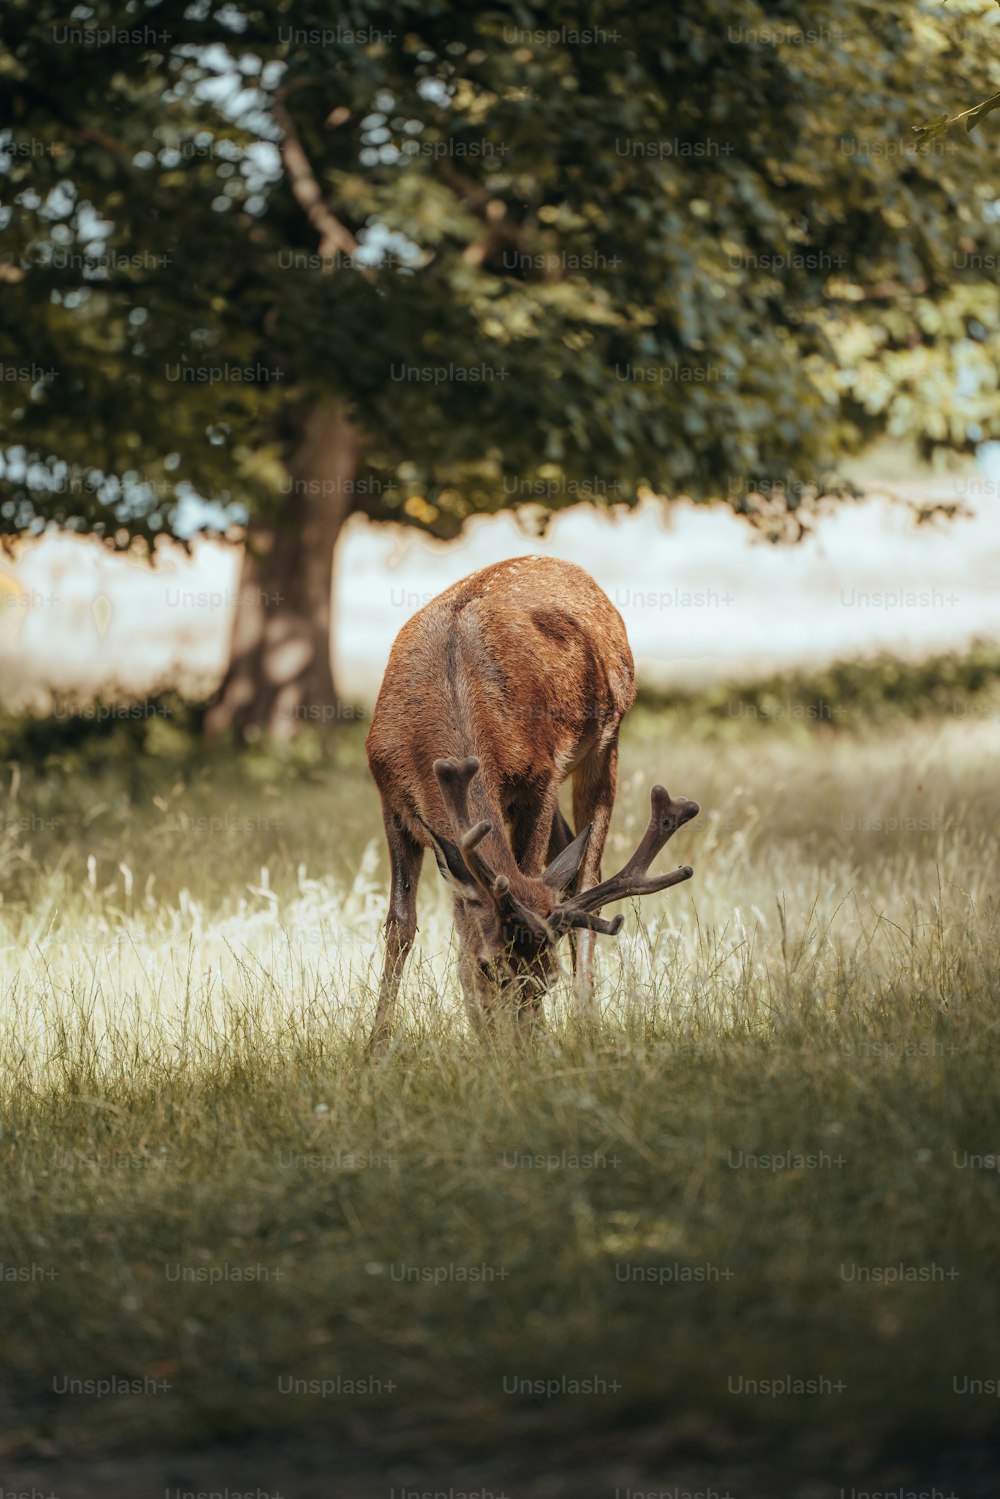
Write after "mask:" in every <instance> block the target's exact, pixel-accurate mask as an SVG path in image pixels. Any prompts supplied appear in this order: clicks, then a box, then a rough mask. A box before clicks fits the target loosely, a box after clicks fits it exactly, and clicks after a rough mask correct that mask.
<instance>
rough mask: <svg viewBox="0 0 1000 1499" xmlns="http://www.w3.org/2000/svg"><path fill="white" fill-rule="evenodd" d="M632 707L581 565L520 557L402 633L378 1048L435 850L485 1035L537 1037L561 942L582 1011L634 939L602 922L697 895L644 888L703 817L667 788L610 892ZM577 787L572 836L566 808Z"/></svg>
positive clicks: (385, 705)
mask: <svg viewBox="0 0 1000 1499" xmlns="http://www.w3.org/2000/svg"><path fill="white" fill-rule="evenodd" d="M634 700H635V671H634V667H633V663H632V652H631V651H630V650H629V644H628V639H627V637H626V634H625V625H624V623H623V621H622V618H621V615H620V614H619V613H618V611H617V609H615V608H614V607H613V605H612V603H611V601H610V599H608V597H607V596H606V594H604V593H602V591H601V590H600V588H598V586H597V584H596V583H595V582H594V580H593V578H591V577H590V576H589V575H588V574H587V573H585V572H584V571H583V570H582V568H579V567H575V566H574V565H573V564H572V563H569V562H560V561H558V560H557V559H555V558H549V557H518V558H515V559H513V560H511V561H508V562H499V563H497V564H496V565H495V566H493V567H486V568H483V570H482V571H481V572H477V573H472V574H471V576H470V577H468V578H464V579H463V580H462V581H461V582H460V583H456V584H455V585H454V586H453V587H451V588H448V589H446V590H445V592H444V593H442V594H440V595H439V596H438V597H437V598H436V599H433V600H432V601H431V603H429V604H427V605H426V607H425V608H423V609H421V610H420V611H419V613H417V614H415V615H414V616H413V618H412V619H411V620H409V621H408V623H407V624H405V625H404V626H403V628H402V630H400V632H399V635H398V637H397V639H396V642H395V644H394V645H393V648H392V653H391V655H390V657H389V664H388V666H387V667H386V672H385V678H384V680H383V682H382V689H381V691H380V693H379V696H378V701H377V703H376V705H375V712H374V715H373V717H372V725H371V731H370V733H369V735H368V740H367V745H366V748H367V752H368V763H369V766H370V767H371V773H372V776H373V777H374V779H375V784H376V785H377V787H378V790H379V795H380V796H381V799H382V816H383V820H384V823H385V835H386V840H387V842H388V845H389V862H390V868H391V889H390V894H389V916H388V920H387V922H386V953H385V967H384V970H383V976H382V985H381V990H380V994H379V1001H378V1010H377V1014H376V1018H375V1028H374V1031H373V1032H372V1037H371V1043H370V1044H371V1046H372V1047H374V1048H376V1049H378V1048H380V1047H382V1046H384V1045H385V1043H386V1042H387V1040H388V1038H389V1036H390V1035H391V1031H392V1014H393V1009H394V1005H395V999H396V994H397V991H398V988H399V982H400V977H401V973H402V968H403V964H404V962H405V961H406V956H407V954H408V952H409V951H410V948H411V947H412V945H413V938H414V934H415V932H416V925H417V919H416V911H417V881H418V879H419V877H420V866H421V863H422V861H423V854H424V849H425V848H430V849H431V850H432V852H433V854H434V857H435V859H436V860H437V865H438V868H439V869H440V871H441V874H442V875H443V876H444V878H445V879H446V880H447V881H448V883H449V885H450V886H451V890H452V894H453V897H454V906H455V922H456V926H457V929H458V933H459V939H460V955H459V974H460V979H461V983H462V990H463V993H464V996H465V1003H466V1009H467V1010H468V1012H469V1015H470V1018H471V1019H472V1021H473V1023H474V1024H476V1025H477V1026H483V1025H485V1026H486V1028H487V1029H488V1030H490V1031H493V1030H494V1028H495V1023H496V1020H497V1018H498V1017H499V1015H500V1014H501V1013H505V1014H507V1015H514V1016H516V1019H517V1023H518V1026H519V1027H526V1026H529V1025H530V1024H531V1023H532V1022H534V1021H536V1020H538V1019H539V1016H540V1010H541V999H542V995H543V994H544V992H545V990H546V989H547V988H548V987H549V985H550V984H551V983H552V981H553V979H554V977H555V975H556V974H557V973H558V964H557V962H556V959H555V947H556V944H557V942H558V941H559V939H560V937H562V936H563V935H564V934H565V933H566V932H574V933H576V934H577V936H576V985H577V993H578V995H580V996H581V998H582V999H583V1000H584V1001H585V1002H588V1003H589V1001H590V994H591V960H592V955H593V943H594V933H596V932H604V933H607V934H608V935H610V936H613V935H614V934H615V933H616V932H617V931H618V930H619V928H620V927H621V924H622V921H623V918H622V917H621V916H620V915H619V916H616V917H615V918H614V919H613V920H611V921H606V920H603V919H602V918H601V916H600V914H599V912H600V910H601V907H602V906H604V905H608V904H610V903H611V902H612V901H617V900H623V899H625V898H626V897H627V896H630V895H652V894H653V893H654V892H655V891H658V890H666V889H667V887H668V886H670V885H677V884H679V883H680V882H681V881H682V880H687V879H690V878H691V875H692V873H693V871H692V870H691V869H690V868H689V867H688V866H686V865H682V866H681V867H680V868H679V869H675V870H672V871H671V872H670V873H669V874H665V875H656V876H654V877H652V878H649V877H647V871H648V869H649V865H650V863H651V862H652V860H653V858H654V857H655V855H656V854H657V853H658V852H659V850H660V849H661V848H662V847H663V845H664V844H665V843H666V842H667V839H668V838H669V837H670V836H671V834H672V833H674V832H675V831H676V830H677V828H679V827H681V826H682V825H683V824H684V823H686V822H688V821H689V820H690V819H691V818H692V817H694V816H696V814H697V812H698V810H699V808H698V803H697V802H692V801H687V800H685V799H683V798H681V799H679V800H675V799H673V798H671V797H670V796H668V795H667V793H666V791H665V790H664V789H663V787H662V786H654V787H653V790H652V816H651V817H650V820H649V826H648V827H647V829H646V832H645V834H644V835H643V837H642V840H641V842H640V843H639V846H638V848H637V849H636V851H635V853H634V854H633V855H632V857H631V859H630V860H629V861H628V863H627V864H626V865H625V866H624V868H623V869H621V870H620V872H619V873H618V874H616V875H614V876H613V877H612V878H611V879H609V880H605V881H604V882H603V883H601V882H600V879H601V855H602V853H603V851H604V842H605V839H606V838H607V833H608V824H609V823H610V820H611V809H612V807H613V805H614V800H615V788H616V783H617V771H618V730H619V728H620V727H621V721H622V719H623V717H624V716H625V714H626V712H627V711H628V709H629V708H630V707H631V706H632V703H633V702H634ZM567 776H571V777H572V791H573V823H574V826H575V828H576V835H575V836H574V833H573V831H572V830H571V829H570V827H569V826H568V824H567V822H566V819H565V818H564V817H563V815H562V813H561V812H560V810H559V803H558V795H559V787H560V784H561V782H562V781H564V780H565V779H566V777H567ZM505 830H506V833H507V836H505ZM508 836H509V841H508Z"/></svg>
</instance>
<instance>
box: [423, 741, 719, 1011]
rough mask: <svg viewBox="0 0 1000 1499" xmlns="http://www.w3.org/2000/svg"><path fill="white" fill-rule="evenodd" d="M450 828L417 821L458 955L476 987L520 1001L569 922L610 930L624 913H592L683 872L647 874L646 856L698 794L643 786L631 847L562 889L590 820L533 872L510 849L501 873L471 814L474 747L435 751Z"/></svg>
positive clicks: (690, 813) (662, 886) (547, 974)
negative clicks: (592, 879)
mask: <svg viewBox="0 0 1000 1499" xmlns="http://www.w3.org/2000/svg"><path fill="white" fill-rule="evenodd" d="M433 768H434V775H435V778H436V780H437V783H438V787H439V788H440V791H441V799H442V801H443V802H444V806H445V810H446V813H447V816H448V821H449V823H450V824H451V834H452V836H451V837H450V838H449V837H447V836H446V835H445V834H444V833H443V832H442V831H441V830H440V829H437V828H431V827H429V826H428V825H427V824H426V823H425V824H424V826H425V828H426V829H427V832H428V834H429V835H430V837H431V840H432V842H433V845H434V851H435V856H436V858H437V862H438V867H439V869H440V870H441V873H442V874H443V875H444V877H445V878H446V879H447V880H448V882H449V884H450V885H451V887H452V890H453V893H454V895H455V897H456V899H455V910H456V923H457V925H458V928H459V936H460V939H461V945H462V961H463V962H464V963H465V964H466V965H467V967H468V972H469V977H470V978H471V979H472V981H473V984H474V987H475V988H476V989H477V990H478V992H479V993H480V995H481V996H482V997H483V998H484V999H486V997H487V995H488V994H489V993H491V992H495V990H496V989H497V988H499V989H501V990H512V991H513V992H514V996H515V999H516V1000H517V1001H518V1002H519V1003H522V1004H526V1003H531V1002H533V1001H536V1000H537V999H538V998H539V997H540V995H541V994H542V993H543V992H544V990H545V989H547V988H548V987H549V985H550V984H551V983H552V981H553V979H554V978H555V976H556V974H557V972H558V963H557V960H556V956H555V949H556V947H557V945H558V943H559V940H560V938H561V937H563V936H565V935H566V933H567V932H569V931H572V930H574V929H577V930H580V929H586V930H589V931H593V932H602V933H604V934H605V935H607V936H610V937H613V936H615V935H616V934H617V933H618V932H619V931H620V930H621V927H622V923H623V921H624V917H623V916H621V915H618V916H615V917H613V918H612V919H611V920H610V921H608V920H605V919H604V918H603V917H601V916H598V915H597V914H596V913H597V912H598V911H599V910H600V909H601V907H602V906H606V905H610V904H611V903H612V902H613V901H619V900H625V899H626V898H627V897H628V896H632V895H653V894H655V893H656V892H657V891H660V890H667V889H669V888H670V886H671V885H679V884H681V883H682V881H684V880H689V879H690V878H691V876H692V874H693V873H694V871H693V869H691V867H690V866H689V865H687V864H682V865H681V866H680V867H679V868H677V869H673V870H671V871H670V873H669V874H664V875H655V876H653V877H649V875H648V870H649V866H650V864H651V863H652V861H653V859H654V858H655V857H656V855H657V854H658V853H659V851H660V849H661V848H662V847H663V846H664V844H665V843H666V842H667V841H668V839H669V838H671V837H672V835H673V834H674V833H675V832H676V831H677V829H678V828H679V827H683V825H684V824H685V823H686V822H690V821H691V819H692V817H696V816H697V814H698V812H699V810H700V809H699V806H698V803H697V802H693V801H688V800H687V799H685V798H683V797H681V798H674V797H671V796H670V795H669V794H668V793H667V791H666V790H665V789H664V788H663V787H662V786H654V787H653V789H652V792H651V793H650V801H651V804H652V809H651V815H650V819H649V824H648V826H647V828H646V831H645V833H644V834H643V836H642V839H641V840H640V842H639V846H638V847H637V849H636V851H635V853H634V854H633V855H632V857H631V858H630V859H629V860H628V862H627V863H626V864H625V865H623V867H622V868H621V869H620V870H619V871H618V873H617V874H616V875H613V876H612V877H611V879H608V880H603V881H602V882H601V883H600V884H599V885H596V886H595V887H594V888H593V889H591V890H583V891H580V892H578V893H577V894H573V895H569V896H566V894H565V892H566V890H567V889H568V888H569V886H570V885H571V884H572V882H573V880H574V878H575V877H576V874H577V872H578V870H579V868H580V864H581V862H582V860H583V856H584V852H585V850H586V847H587V841H588V839H589V837H590V828H589V826H588V827H586V828H584V829H583V830H582V831H581V832H580V833H579V834H578V835H577V836H576V838H574V839H573V841H572V842H571V843H569V844H568V845H567V847H566V848H564V849H563V850H562V852H561V853H560V854H558V855H557V856H556V858H554V859H553V860H552V862H551V863H550V864H549V865H548V867H547V868H546V869H545V870H544V871H543V872H542V874H541V875H539V876H537V877H532V876H528V875H525V874H523V873H521V871H520V870H518V868H517V866H516V864H514V861H513V858H511V860H510V865H509V872H498V871H497V870H495V869H494V868H493V867H492V865H491V864H490V863H489V862H488V861H487V859H486V858H485V857H484V855H483V852H482V850H481V844H482V842H483V840H484V839H485V838H486V837H487V836H488V834H490V833H491V832H492V831H493V824H492V823H491V822H489V821H488V820H481V821H479V822H473V821H472V818H471V815H470V812H469V789H470V787H471V785H472V782H473V780H474V778H475V777H476V775H477V774H478V773H479V768H480V762H479V760H478V759H476V757H475V756H474V755H470V756H469V757H468V758H466V759H464V760H455V759H447V760H435V762H434V767H433Z"/></svg>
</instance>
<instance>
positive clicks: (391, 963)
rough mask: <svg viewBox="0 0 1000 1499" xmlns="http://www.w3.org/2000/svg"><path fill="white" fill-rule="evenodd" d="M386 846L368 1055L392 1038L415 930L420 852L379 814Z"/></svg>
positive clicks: (393, 820)
mask: <svg viewBox="0 0 1000 1499" xmlns="http://www.w3.org/2000/svg"><path fill="white" fill-rule="evenodd" d="M383 817H384V822H385V838H386V842H387V843H388V845H389V867H390V885H389V915H388V917H387V919H386V923H385V962H384V964H383V968H382V982H381V984H380V986H379V995H378V1006H377V1008H376V1010H375V1024H374V1026H373V1027H372V1033H371V1036H370V1037H369V1040H368V1049H369V1051H371V1052H382V1051H384V1050H385V1049H386V1047H387V1046H388V1044H389V1041H390V1039H391V1037H392V1029H393V1018H394V1014H395V1009H396V997H397V995H398V993H399V984H400V980H401V979H402V976H403V965H404V964H405V962H406V958H407V955H408V953H409V951H410V948H411V947H412V946H413V939H414V936H415V935H416V931H417V882H418V881H419V879H420V865H421V862H422V860H423V856H424V851H423V849H422V848H421V846H420V844H419V843H417V842H415V841H414V839H413V838H411V837H410V835H409V833H408V832H407V831H406V829H405V828H404V827H403V825H402V823H401V822H400V821H399V820H398V818H397V817H396V816H395V814H394V813H392V812H388V811H387V812H385V813H384V814H383Z"/></svg>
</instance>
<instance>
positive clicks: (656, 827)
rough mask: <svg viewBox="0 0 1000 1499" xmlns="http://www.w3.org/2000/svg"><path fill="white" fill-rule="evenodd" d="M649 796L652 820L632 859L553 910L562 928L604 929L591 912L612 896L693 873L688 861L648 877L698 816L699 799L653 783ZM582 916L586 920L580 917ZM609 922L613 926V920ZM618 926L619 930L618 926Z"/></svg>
mask: <svg viewBox="0 0 1000 1499" xmlns="http://www.w3.org/2000/svg"><path fill="white" fill-rule="evenodd" d="M649 799H650V804H651V806H652V812H651V814H650V818H649V824H648V826H647V828H646V831H645V833H643V835H642V838H641V840H640V842H639V846H638V848H637V849H636V851H635V853H634V854H633V855H632V857H631V859H629V861H628V863H627V864H625V865H623V867H622V868H621V869H620V870H619V871H618V873H617V874H615V875H612V876H611V878H610V879H609V880H603V881H602V882H601V884H600V885H595V886H594V887H593V889H592V890H581V891H580V893H579V894H578V895H572V896H570V898H569V900H567V901H564V902H563V904H562V905H561V906H559V907H558V908H557V910H556V911H555V912H554V913H553V917H554V921H555V922H556V923H557V924H558V925H559V926H560V927H561V928H564V929H565V928H566V927H570V926H583V925H587V926H591V927H592V930H594V931H598V932H599V931H604V930H605V927H604V926H594V925H592V924H593V923H594V922H595V921H596V920H598V919H599V918H595V917H594V916H593V915H591V914H590V913H592V912H593V911H597V910H599V909H600V907H601V906H605V905H608V904H609V902H611V901H613V900H624V899H625V898H626V896H629V895H655V894H656V892H657V891H658V890H668V889H669V888H670V886H671V885H679V884H681V883H682V881H684V880H689V879H690V878H691V876H692V875H693V874H694V870H693V869H692V868H691V866H690V865H689V864H682V865H681V866H680V867H679V868H678V869H672V870H671V871H670V873H669V874H663V875H654V877H653V878H652V879H647V878H646V875H647V871H648V869H649V866H650V864H651V863H652V862H653V860H654V859H655V857H656V855H657V854H658V853H659V851H660V849H661V848H662V847H663V845H664V844H665V843H666V842H667V841H668V840H669V839H670V838H672V837H673V835H674V833H676V831H677V829H678V828H681V827H683V826H684V824H685V823H686V822H690V821H691V819H692V817H697V815H698V813H699V812H700V811H701V808H700V807H699V806H698V803H697V802H692V801H688V799H687V798H686V797H677V798H675V797H672V796H670V794H669V793H668V792H667V791H666V790H665V788H664V787H663V786H654V787H653V789H652V791H651V792H650V797H649ZM581 916H584V917H586V918H587V920H586V921H585V922H584V921H580V920H578V918H579V917H581ZM615 920H616V921H617V922H618V925H619V926H620V925H621V922H620V918H618V917H616V918H615ZM606 925H607V926H611V925H613V923H607V924H606ZM615 930H616V931H617V927H615Z"/></svg>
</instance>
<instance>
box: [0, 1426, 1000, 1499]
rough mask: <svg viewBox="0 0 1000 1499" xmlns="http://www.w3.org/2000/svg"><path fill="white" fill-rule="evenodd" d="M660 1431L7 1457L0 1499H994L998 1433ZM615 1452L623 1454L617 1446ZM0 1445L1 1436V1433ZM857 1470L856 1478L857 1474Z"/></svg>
mask: <svg viewBox="0 0 1000 1499" xmlns="http://www.w3.org/2000/svg"><path fill="white" fill-rule="evenodd" d="M659 1446H660V1443H659V1441H658V1439H657V1436H656V1434H655V1433H654V1432H648V1433H642V1432H637V1433H631V1434H629V1435H627V1436H626V1435H624V1434H623V1435H622V1436H621V1438H620V1439H618V1440H617V1441H614V1442H613V1443H612V1441H611V1439H610V1438H609V1439H606V1442H605V1444H604V1445H603V1446H601V1447H595V1448H594V1449H592V1450H591V1451H584V1450H582V1449H581V1448H580V1447H579V1446H578V1445H576V1446H572V1447H553V1448H551V1449H548V1450H542V1449H541V1448H535V1449H533V1450H530V1451H528V1450H521V1451H510V1452H504V1453H494V1454H488V1455H484V1456H481V1457H478V1458H472V1457H469V1456H468V1455H465V1456H463V1457H461V1458H458V1459H455V1458H452V1459H449V1456H448V1454H447V1452H445V1451H441V1452H438V1453H434V1452H427V1451H425V1452H422V1453H421V1454H420V1456H419V1457H414V1458H413V1459H412V1460H407V1459H405V1458H401V1457H399V1456H393V1457H392V1458H391V1459H388V1460H385V1461H380V1459H379V1456H378V1454H377V1452H374V1451H371V1450H365V1449H356V1448H351V1449H345V1448H342V1447H341V1448H338V1447H336V1446H333V1445H330V1444H329V1443H328V1442H325V1441H324V1440H323V1438H322V1436H314V1437H311V1438H309V1439H307V1440H302V1439H298V1440H294V1441H293V1440H285V1441H273V1442H272V1441H263V1440H261V1441H254V1442H251V1443H249V1444H246V1445H239V1446H229V1445H216V1446H212V1447H208V1448H204V1449H202V1450H199V1451H184V1452H146V1453H141V1454H124V1453H118V1454H108V1455H105V1456H100V1457H99V1456H93V1455H92V1456H87V1457H83V1456H81V1457H79V1458H75V1459H74V1458H72V1457H70V1456H69V1455H66V1454H64V1455H55V1456H52V1457H48V1458H45V1457H41V1456H34V1457H32V1456H28V1455H25V1456H21V1457H19V1458H16V1459H14V1461H13V1467H12V1468H11V1467H10V1466H8V1463H9V1461H10V1460H9V1459H8V1460H5V1461H4V1462H3V1467H4V1468H5V1469H6V1471H5V1472H3V1477H2V1483H3V1488H2V1493H3V1496H4V1499H8V1496H11V1499H249V1496H253V1499H571V1496H572V1499H654V1496H656V1499H727V1496H728V1499H876V1496H877V1499H997V1496H998V1495H1000V1439H998V1440H997V1441H994V1442H988V1443H987V1442H984V1443H979V1444H963V1445H961V1446H959V1447H948V1448H938V1449H936V1450H926V1451H923V1452H921V1451H916V1450H911V1451H907V1452H902V1451H901V1452H898V1453H895V1454H892V1453H889V1454H886V1455H885V1456H884V1457H882V1458H880V1459H878V1460H875V1461H871V1462H867V1463H865V1464H864V1465H863V1469H862V1466H861V1465H858V1466H857V1467H855V1466H854V1465H852V1466H851V1468H847V1467H845V1469H844V1470H843V1471H839V1470H838V1471H832V1472H825V1473H824V1472H820V1471H818V1470H816V1469H815V1467H812V1468H810V1467H808V1466H806V1467H800V1468H796V1466H795V1464H794V1463H793V1462H791V1461H788V1462H784V1461H782V1458H781V1456H780V1455H776V1456H773V1457H760V1456H758V1457H753V1456H751V1455H749V1454H742V1455H736V1454H731V1455H729V1456H728V1457H726V1458H724V1459H720V1460H718V1461H716V1460H713V1459H709V1458H704V1457H697V1456H695V1455H692V1454H687V1455H681V1454H675V1455H670V1454H666V1453H663V1452H662V1451H658V1450H657V1449H658V1447H659ZM613 1449H617V1450H613ZM0 1451H2V1438H0ZM852 1469H853V1470H852Z"/></svg>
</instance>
